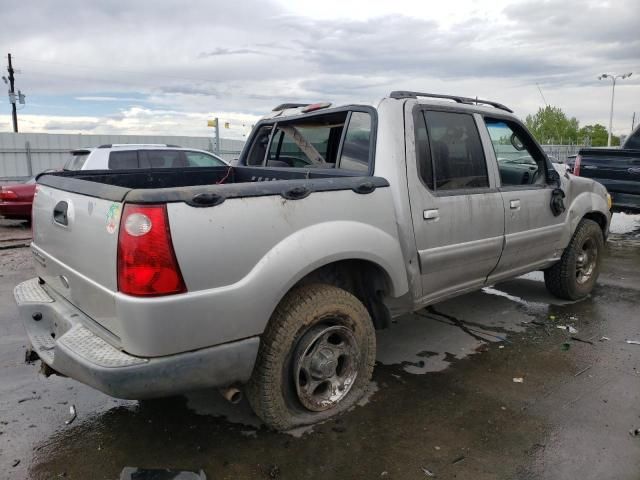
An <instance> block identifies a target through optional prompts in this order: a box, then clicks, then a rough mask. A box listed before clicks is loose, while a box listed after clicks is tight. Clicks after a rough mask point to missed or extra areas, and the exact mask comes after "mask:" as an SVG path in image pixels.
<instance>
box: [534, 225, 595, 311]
mask: <svg viewBox="0 0 640 480" xmlns="http://www.w3.org/2000/svg"><path fill="white" fill-rule="evenodd" d="M603 253H604V237H603V235H602V230H601V229H600V226H599V225H598V224H597V223H596V222H594V221H593V220H588V219H583V220H582V221H581V222H580V223H579V224H578V227H577V228H576V231H575V233H574V234H573V237H572V238H571V242H569V245H568V246H567V248H565V250H564V252H563V253H562V258H561V259H560V261H559V262H558V263H556V264H555V265H553V266H552V267H550V268H548V269H547V270H545V272H544V281H545V284H546V286H547V289H548V290H549V292H551V293H552V294H554V295H555V296H557V297H560V298H564V299H567V300H578V299H580V298H583V297H586V296H587V295H588V294H589V293H591V290H593V287H594V286H595V284H596V280H597V279H598V275H599V273H600V264H601V261H602V255H603Z"/></svg>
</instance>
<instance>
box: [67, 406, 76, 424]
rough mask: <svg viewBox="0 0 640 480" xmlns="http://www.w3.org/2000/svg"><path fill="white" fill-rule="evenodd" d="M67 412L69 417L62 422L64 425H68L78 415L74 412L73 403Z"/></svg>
mask: <svg viewBox="0 0 640 480" xmlns="http://www.w3.org/2000/svg"><path fill="white" fill-rule="evenodd" d="M69 414H70V415H71V418H69V420H65V421H64V424H65V425H70V424H71V423H72V422H73V421H74V420H75V419H76V417H77V416H78V414H77V412H76V406H75V405H71V406H70V407H69Z"/></svg>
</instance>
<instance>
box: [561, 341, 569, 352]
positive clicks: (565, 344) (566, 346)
mask: <svg viewBox="0 0 640 480" xmlns="http://www.w3.org/2000/svg"><path fill="white" fill-rule="evenodd" d="M570 348H571V344H570V343H569V342H564V343H563V344H562V345H560V350H562V351H563V352H566V351H567V350H569V349H570Z"/></svg>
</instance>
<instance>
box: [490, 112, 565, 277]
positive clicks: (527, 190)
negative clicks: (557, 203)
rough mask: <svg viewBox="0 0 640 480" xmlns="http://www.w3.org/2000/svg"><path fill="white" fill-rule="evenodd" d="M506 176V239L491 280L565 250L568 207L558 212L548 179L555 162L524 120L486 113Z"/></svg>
mask: <svg viewBox="0 0 640 480" xmlns="http://www.w3.org/2000/svg"><path fill="white" fill-rule="evenodd" d="M484 122H485V124H486V128H487V131H488V133H489V136H490V138H491V143H492V144H493V150H494V151H493V152H492V153H494V154H495V157H496V160H497V165H498V171H499V176H500V183H501V185H500V192H501V193H502V198H503V201H504V209H505V245H504V251H503V252H502V257H501V258H500V263H499V264H498V266H497V268H496V269H495V271H494V272H493V273H492V275H491V277H490V278H489V281H490V282H492V281H497V280H500V279H502V278H508V277H512V276H514V275H517V274H519V273H523V272H527V271H531V270H535V269H537V268H541V267H544V266H546V265H548V264H549V263H550V262H551V261H553V259H556V258H559V256H560V255H561V254H562V245H561V243H562V236H563V233H564V232H565V226H564V222H565V220H566V216H567V212H566V211H565V212H564V213H561V214H560V215H557V216H556V215H554V213H553V211H552V209H551V196H552V192H553V190H554V189H555V185H548V184H547V169H549V168H553V166H552V165H551V164H550V163H549V162H548V161H547V159H546V156H545V155H544V153H543V152H542V151H541V150H540V148H539V147H538V146H537V144H536V143H535V141H534V140H533V139H532V138H531V136H530V135H529V133H528V132H527V131H526V129H525V128H524V127H523V126H522V125H520V124H519V123H518V122H515V121H513V120H512V119H507V118H504V119H503V118H500V117H496V118H491V117H488V116H485V118H484Z"/></svg>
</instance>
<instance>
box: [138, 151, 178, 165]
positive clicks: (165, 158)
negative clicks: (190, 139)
mask: <svg viewBox="0 0 640 480" xmlns="http://www.w3.org/2000/svg"><path fill="white" fill-rule="evenodd" d="M140 155H141V156H142V158H143V159H144V161H141V162H140V163H141V164H143V165H146V166H147V167H148V168H184V167H188V166H189V162H188V161H187V157H186V155H185V154H184V152H182V151H180V150H160V149H158V150H143V151H140Z"/></svg>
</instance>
